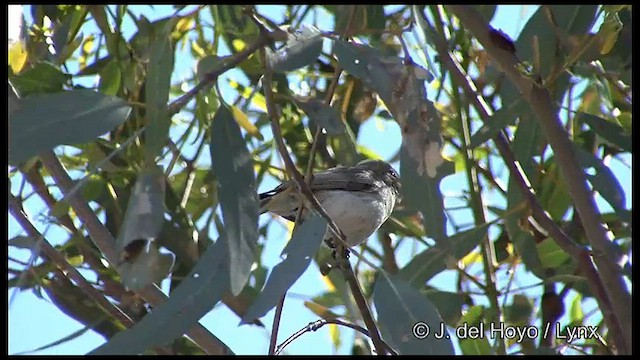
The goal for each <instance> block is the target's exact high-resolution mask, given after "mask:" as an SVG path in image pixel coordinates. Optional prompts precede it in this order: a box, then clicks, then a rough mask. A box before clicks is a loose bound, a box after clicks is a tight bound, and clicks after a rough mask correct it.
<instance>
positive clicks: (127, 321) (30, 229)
mask: <svg viewBox="0 0 640 360" xmlns="http://www.w3.org/2000/svg"><path fill="white" fill-rule="evenodd" d="M9 211H10V212H11V215H13V218H14V219H16V221H17V222H18V223H19V224H20V226H21V227H22V228H23V229H24V231H26V232H27V234H28V235H29V236H31V237H33V238H38V239H39V238H42V241H41V242H40V246H39V248H40V250H42V252H43V253H44V255H45V256H46V257H47V258H49V260H50V261H51V262H52V263H53V264H54V265H56V267H58V269H60V270H61V271H62V272H63V274H64V275H65V276H68V277H69V278H70V279H71V280H73V281H74V282H75V283H76V284H77V285H78V287H79V288H80V289H81V290H82V291H84V292H85V294H87V296H88V297H89V298H90V299H93V300H94V301H95V302H96V303H97V304H98V305H100V307H102V308H103V309H104V310H105V311H106V312H107V313H109V314H110V315H111V316H113V317H114V318H116V319H118V320H119V321H120V323H122V324H123V325H124V326H126V327H132V326H133V325H135V323H134V322H133V320H131V318H130V317H129V316H128V315H127V314H125V313H124V312H123V311H122V310H121V309H120V308H118V307H117V306H116V305H114V304H112V303H111V302H110V301H109V300H107V298H105V297H104V295H102V294H101V293H100V292H99V291H98V290H96V289H95V288H94V287H93V286H91V284H89V283H88V282H87V280H86V279H85V278H84V276H82V274H80V272H79V271H78V270H77V269H76V268H75V267H73V266H71V264H69V263H68V262H67V260H66V259H65V258H64V256H62V255H61V254H60V253H59V252H58V251H57V250H56V249H55V248H54V247H53V246H51V244H50V243H49V242H48V241H47V239H46V238H44V236H43V235H42V234H40V232H39V231H38V230H37V229H36V228H35V227H34V226H33V224H32V223H31V221H29V219H28V218H27V215H26V214H25V213H24V210H23V209H22V206H21V205H20V204H19V201H18V199H17V198H16V197H14V196H13V195H12V194H9Z"/></svg>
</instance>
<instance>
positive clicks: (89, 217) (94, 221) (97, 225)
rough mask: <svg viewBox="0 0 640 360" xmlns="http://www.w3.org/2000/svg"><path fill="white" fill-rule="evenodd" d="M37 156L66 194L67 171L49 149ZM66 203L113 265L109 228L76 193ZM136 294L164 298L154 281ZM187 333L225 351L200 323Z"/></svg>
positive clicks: (154, 301)
mask: <svg viewBox="0 0 640 360" xmlns="http://www.w3.org/2000/svg"><path fill="white" fill-rule="evenodd" d="M40 157H41V159H42V163H43V164H44V166H45V167H46V168H47V170H48V171H49V173H50V174H51V177H52V178H53V179H54V181H55V182H56V183H57V184H58V186H59V187H60V190H61V191H62V193H63V194H65V195H67V194H68V193H69V192H70V191H71V189H72V187H73V180H71V178H70V177H69V174H67V172H66V171H65V170H64V168H63V167H62V164H61V163H60V161H59V160H58V158H57V157H56V155H55V154H54V153H53V152H52V151H49V152H46V153H44V154H42V155H41V156H40ZM69 203H70V204H71V207H72V208H73V210H74V211H75V213H76V214H77V216H78V218H79V219H80V221H82V222H83V223H84V224H85V226H86V228H87V232H88V233H89V236H90V237H91V240H92V241H93V242H94V244H95V245H96V246H97V247H98V249H100V251H101V252H102V253H103V254H104V255H105V258H106V259H107V260H108V261H109V263H111V264H112V265H113V266H115V264H117V263H118V261H119V260H118V255H117V253H116V250H115V248H114V246H113V245H114V244H115V243H116V240H115V239H114V238H113V236H112V235H111V233H110V232H109V230H107V228H105V227H104V225H103V224H102V223H101V222H100V220H99V219H98V217H97V216H96V214H95V213H94V212H93V210H92V209H91V207H89V204H87V203H86V202H85V201H84V200H83V199H82V198H81V197H79V196H77V194H73V195H72V196H70V197H69ZM138 294H140V295H141V296H142V298H144V299H145V300H146V301H147V302H148V303H150V304H151V305H152V306H154V307H158V306H160V305H162V304H164V303H165V302H166V301H167V296H166V295H165V294H164V293H163V292H162V290H160V288H158V287H157V286H156V285H155V284H151V285H149V286H147V287H145V288H144V289H142V290H140V291H138ZM187 335H188V336H189V337H190V338H191V339H192V340H193V342H194V343H196V344H197V345H198V346H199V347H200V348H202V349H203V350H204V351H205V352H207V353H208V354H227V353H228V349H227V348H226V346H225V345H224V344H223V343H222V342H221V341H220V340H218V338H217V337H215V335H213V334H211V333H210V332H209V331H208V330H207V329H206V328H204V327H203V326H202V325H201V324H200V323H196V324H195V325H194V326H193V327H192V328H191V329H190V330H189V331H188V332H187Z"/></svg>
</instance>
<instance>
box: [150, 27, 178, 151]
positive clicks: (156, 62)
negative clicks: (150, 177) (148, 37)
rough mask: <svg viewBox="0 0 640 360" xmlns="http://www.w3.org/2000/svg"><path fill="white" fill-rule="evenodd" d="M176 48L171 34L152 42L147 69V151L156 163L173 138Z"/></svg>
mask: <svg viewBox="0 0 640 360" xmlns="http://www.w3.org/2000/svg"><path fill="white" fill-rule="evenodd" d="M174 56H175V54H174V51H173V48H172V46H171V39H170V37H169V34H165V35H164V36H161V37H160V39H159V40H158V41H156V42H154V43H153V44H151V55H150V57H149V65H148V68H147V82H146V85H145V89H146V90H145V91H146V101H147V102H146V107H145V110H146V117H147V121H148V125H147V130H146V131H145V140H146V141H145V152H146V154H147V159H148V161H149V162H152V163H153V162H155V157H156V156H158V155H160V153H161V151H162V148H163V147H164V146H165V144H166V143H167V139H168V138H169V127H170V125H171V118H170V116H169V114H168V112H167V102H168V101H169V89H170V86H171V73H172V72H173V62H174Z"/></svg>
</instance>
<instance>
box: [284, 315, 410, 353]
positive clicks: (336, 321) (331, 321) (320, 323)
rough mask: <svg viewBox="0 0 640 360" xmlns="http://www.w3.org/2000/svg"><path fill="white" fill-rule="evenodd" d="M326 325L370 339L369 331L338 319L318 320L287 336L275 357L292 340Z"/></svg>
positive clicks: (389, 349) (387, 349) (386, 347)
mask: <svg viewBox="0 0 640 360" xmlns="http://www.w3.org/2000/svg"><path fill="white" fill-rule="evenodd" d="M326 324H335V325H340V326H345V327H348V328H351V329H353V330H356V331H358V332H360V333H362V334H363V335H365V336H367V337H370V336H369V331H367V329H365V328H363V327H362V326H360V325H357V324H352V323H350V322H346V321H342V320H340V319H320V320H317V321H315V322H311V323H309V324H308V325H307V326H305V327H303V328H302V329H300V330H298V331H296V332H295V333H294V334H293V335H291V336H289V337H288V338H287V339H286V340H285V341H284V342H283V343H282V344H280V345H278V347H277V349H276V353H275V355H280V353H281V352H282V351H284V348H286V347H287V346H288V345H289V344H291V343H292V342H293V341H294V340H296V339H297V338H299V337H300V336H302V335H304V334H305V333H308V332H311V331H317V330H318V329H320V328H321V327H323V326H324V325H326ZM384 346H385V350H386V351H387V352H388V353H390V354H393V355H398V354H397V353H396V352H395V351H394V350H393V349H392V348H391V347H390V346H388V345H387V344H384Z"/></svg>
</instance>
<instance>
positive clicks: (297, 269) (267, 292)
mask: <svg viewBox="0 0 640 360" xmlns="http://www.w3.org/2000/svg"><path fill="white" fill-rule="evenodd" d="M326 230H327V222H326V221H325V220H324V218H322V217H320V216H317V215H314V216H312V217H311V218H309V219H307V220H306V221H305V222H304V223H303V224H302V225H301V226H300V227H298V228H297V229H296V230H295V231H294V233H293V236H292V237H291V240H290V241H289V243H288V244H287V246H286V247H285V248H284V250H282V256H283V257H285V259H284V260H283V261H282V262H281V263H279V264H278V265H276V266H275V267H274V268H273V271H272V272H271V275H269V279H267V283H266V284H265V286H264V289H263V290H262V292H261V293H260V295H259V296H258V298H257V299H256V300H255V301H254V303H253V304H252V305H251V307H250V308H249V310H247V313H246V314H245V316H244V317H243V318H242V323H250V322H251V321H253V320H255V319H257V318H260V317H262V316H264V315H265V314H266V313H267V312H268V311H269V310H271V309H273V308H274V307H275V306H276V304H277V303H278V301H279V300H280V298H281V297H282V296H283V295H284V294H285V293H286V292H287V291H288V290H289V288H290V287H291V286H292V285H293V283H295V282H296V280H298V278H299V277H300V275H302V273H304V271H305V270H306V269H307V267H309V263H310V262H311V258H312V257H313V255H314V254H315V253H316V251H317V250H318V247H319V246H320V244H321V243H322V239H323V237H324V234H325V232H326Z"/></svg>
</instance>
